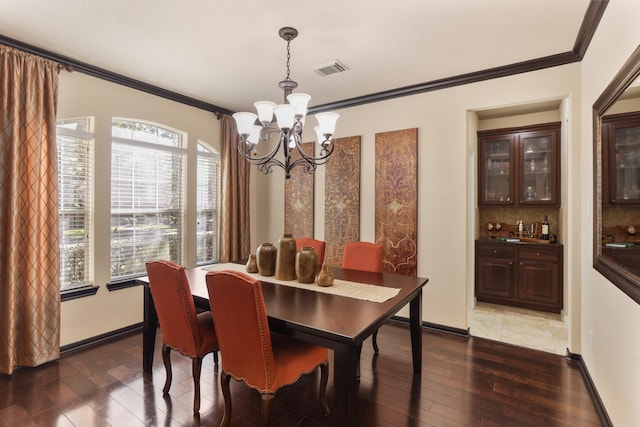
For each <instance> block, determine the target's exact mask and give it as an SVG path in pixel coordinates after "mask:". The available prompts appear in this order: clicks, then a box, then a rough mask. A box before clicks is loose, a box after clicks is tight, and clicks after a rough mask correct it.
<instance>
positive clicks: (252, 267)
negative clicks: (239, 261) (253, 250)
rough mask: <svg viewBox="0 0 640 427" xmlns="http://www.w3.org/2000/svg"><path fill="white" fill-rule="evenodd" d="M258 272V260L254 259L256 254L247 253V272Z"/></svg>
mask: <svg viewBox="0 0 640 427" xmlns="http://www.w3.org/2000/svg"><path fill="white" fill-rule="evenodd" d="M257 272H258V261H257V260H256V256H255V255H254V254H251V255H249V259H248V260H247V273H257Z"/></svg>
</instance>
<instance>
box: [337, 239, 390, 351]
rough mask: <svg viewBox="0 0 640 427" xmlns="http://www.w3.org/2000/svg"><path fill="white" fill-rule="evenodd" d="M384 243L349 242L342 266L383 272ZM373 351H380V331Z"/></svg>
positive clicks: (373, 340)
mask: <svg viewBox="0 0 640 427" xmlns="http://www.w3.org/2000/svg"><path fill="white" fill-rule="evenodd" d="M383 256H384V250H383V248H382V245H378V244H375V243H370V242H348V243H345V244H344V248H343V252H342V268H346V269H349V270H361V271H371V272H373V273H382V258H383ZM372 343H373V351H375V352H376V353H377V352H378V331H377V330H376V331H375V332H374V333H373V337H372Z"/></svg>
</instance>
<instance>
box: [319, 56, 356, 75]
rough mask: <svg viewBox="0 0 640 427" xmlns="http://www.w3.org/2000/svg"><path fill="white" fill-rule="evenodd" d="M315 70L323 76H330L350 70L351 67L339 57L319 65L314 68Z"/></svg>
mask: <svg viewBox="0 0 640 427" xmlns="http://www.w3.org/2000/svg"><path fill="white" fill-rule="evenodd" d="M313 71H315V72H316V73H318V74H320V75H321V76H322V77H326V76H330V75H331V74H336V73H342V72H344V71H349V69H348V68H347V67H346V66H345V65H344V64H343V63H342V62H340V61H338V60H337V59H336V60H334V61H331V62H327V63H326V64H322V65H318V66H317V67H314V68H313Z"/></svg>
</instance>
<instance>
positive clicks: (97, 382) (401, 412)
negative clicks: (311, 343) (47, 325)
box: [0, 322, 600, 427]
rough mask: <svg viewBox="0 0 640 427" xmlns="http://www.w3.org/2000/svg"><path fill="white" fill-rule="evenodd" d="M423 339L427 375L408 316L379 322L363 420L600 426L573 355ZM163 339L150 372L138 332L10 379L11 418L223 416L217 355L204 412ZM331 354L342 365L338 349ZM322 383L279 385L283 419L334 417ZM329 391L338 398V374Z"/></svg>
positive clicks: (241, 389)
mask: <svg viewBox="0 0 640 427" xmlns="http://www.w3.org/2000/svg"><path fill="white" fill-rule="evenodd" d="M422 336H423V355H422V372H421V375H414V374H413V370H412V363H411V347H410V341H409V333H408V327H407V326H406V325H405V324H403V323H398V322H389V323H387V324H385V325H384V326H383V327H382V328H380V330H379V333H378V344H379V346H380V353H379V354H377V355H376V354H374V353H373V350H372V348H371V342H370V340H367V341H365V343H364V345H363V349H362V358H361V380H360V383H359V386H358V398H357V407H356V409H355V413H356V420H357V421H356V424H355V426H356V427H357V426H366V427H377V426H380V427H383V426H384V427H388V426H403V427H404V426H425V427H431V426H436V427H445V426H446V427H450V426H451V427H468V426H481V427H497V426H518V427H520V426H524V427H526V426H545V427H554V426H562V427H565V426H567V427H578V426H580V427H582V426H587V427H590V426H599V425H600V419H599V418H598V414H597V412H596V409H595V406H594V404H593V402H592V400H591V396H590V394H589V391H588V389H587V387H586V385H585V383H584V380H583V378H582V375H581V373H580V369H579V367H578V366H577V365H576V364H575V363H574V362H569V361H568V360H567V359H566V358H564V357H562V356H558V355H554V354H549V353H544V352H539V351H534V350H528V349H525V348H522V347H517V346H512V345H506V344H502V343H498V342H494V341H489V340H485V339H478V338H467V337H460V336H455V335H449V334H444V333H438V332H433V331H430V330H424V331H423V335H422ZM161 342H162V337H161V335H160V333H159V336H158V339H157V340H156V345H157V348H156V357H155V360H154V367H153V371H152V372H151V373H147V374H145V373H143V372H142V336H141V334H139V333H135V334H131V335H130V336H127V337H124V338H121V339H118V340H115V341H112V342H109V343H103V344H100V345H97V346H95V347H92V348H88V349H84V350H82V351H76V352H73V353H70V354H67V355H65V356H63V357H62V358H61V359H60V360H58V361H56V362H53V363H49V364H46V365H44V366H41V367H38V368H20V369H18V370H17V371H16V372H15V373H14V374H13V375H12V376H6V375H5V376H0V427H4V426H7V427H8V426H11V427H13V426H17V425H19V426H59V427H70V426H78V427H85V426H117V427H118V426H123V427H130V426H177V427H181V426H216V425H219V423H220V421H221V419H222V415H223V411H224V399H223V396H222V393H221V391H220V376H219V367H216V366H215V365H214V363H213V358H212V357H210V356H207V357H206V358H205V359H204V360H203V365H202V377H201V394H202V397H201V411H200V415H199V416H198V417H194V416H193V382H192V377H191V361H190V359H188V358H185V357H182V356H180V355H179V354H177V353H174V354H172V366H173V384H172V386H171V390H170V392H169V395H168V396H163V393H162V387H163V385H164V381H165V370H164V365H163V364H162V358H161V357H160V356H159V355H160V345H161ZM329 360H330V364H331V363H332V362H333V360H332V356H331V352H330V358H329ZM331 369H332V368H331ZM318 383H319V375H318V373H317V372H316V373H313V374H310V375H307V376H304V377H303V378H301V380H300V381H299V382H298V383H296V384H293V385H291V386H288V387H285V388H284V389H282V390H280V391H279V392H278V394H277V395H276V398H275V401H274V407H273V412H272V425H274V426H278V427H281V426H283V427H287V426H295V427H321V426H330V421H331V418H326V417H325V416H324V415H323V413H322V410H321V408H320V405H319V403H318V401H317V389H318ZM231 393H232V396H233V415H232V422H231V425H232V426H234V427H250V426H251V427H253V426H255V425H257V424H258V423H259V420H260V397H259V395H258V393H257V392H256V391H254V390H250V389H248V388H247V387H245V386H244V385H243V384H241V383H238V382H236V381H232V382H231ZM327 393H328V397H329V401H330V405H334V402H333V381H332V380H330V381H329V384H328V388H327ZM8 419H11V420H12V421H11V422H8V421H6V420H8Z"/></svg>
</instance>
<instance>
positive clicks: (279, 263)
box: [276, 233, 297, 280]
mask: <svg viewBox="0 0 640 427" xmlns="http://www.w3.org/2000/svg"><path fill="white" fill-rule="evenodd" d="M296 252H297V251H296V239H294V238H293V237H291V234H289V233H285V234H284V235H283V236H282V238H281V239H279V240H278V254H277V257H276V279H278V280H295V279H296Z"/></svg>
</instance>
